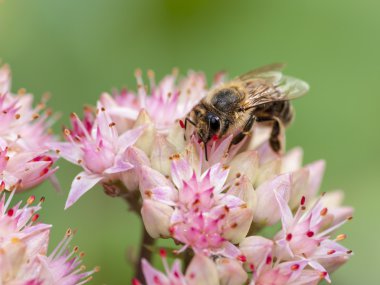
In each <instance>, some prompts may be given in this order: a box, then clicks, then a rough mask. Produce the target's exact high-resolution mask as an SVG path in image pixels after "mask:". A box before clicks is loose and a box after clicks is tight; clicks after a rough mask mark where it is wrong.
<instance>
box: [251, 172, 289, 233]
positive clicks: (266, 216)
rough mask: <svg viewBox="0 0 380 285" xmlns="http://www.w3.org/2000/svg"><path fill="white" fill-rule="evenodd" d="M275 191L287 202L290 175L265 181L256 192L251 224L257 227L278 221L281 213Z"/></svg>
mask: <svg viewBox="0 0 380 285" xmlns="http://www.w3.org/2000/svg"><path fill="white" fill-rule="evenodd" d="M275 191H277V193H278V194H279V195H281V196H282V197H283V198H284V200H286V201H289V191H290V174H282V175H280V176H277V177H276V178H274V179H272V180H270V181H267V182H265V183H263V184H261V185H260V186H259V188H257V190H256V194H257V204H256V207H255V208H254V212H253V222H254V223H255V224H257V225H259V226H262V225H273V224H275V223H276V222H278V221H279V220H280V217H281V212H280V209H279V207H278V203H277V200H276V197H275Z"/></svg>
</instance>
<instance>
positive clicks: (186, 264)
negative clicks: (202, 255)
mask: <svg viewBox="0 0 380 285" xmlns="http://www.w3.org/2000/svg"><path fill="white" fill-rule="evenodd" d="M183 254H184V257H183V264H184V269H185V270H186V269H187V268H188V267H189V264H190V262H191V259H192V258H193V254H192V252H191V250H190V249H186V250H185V252H184V253H183Z"/></svg>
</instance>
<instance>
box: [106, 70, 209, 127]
mask: <svg viewBox="0 0 380 285" xmlns="http://www.w3.org/2000/svg"><path fill="white" fill-rule="evenodd" d="M135 75H136V79H137V84H138V90H137V94H135V93H134V92H131V91H128V90H122V91H121V92H120V93H118V92H115V93H114V94H113V96H111V95H109V94H107V93H104V94H102V96H101V99H100V101H101V102H102V104H103V105H104V106H105V107H106V108H107V109H108V110H109V112H110V115H111V117H112V118H117V119H119V120H120V119H121V118H124V119H126V120H124V125H121V126H124V128H125V127H127V126H128V124H129V125H130V124H131V122H134V121H135V120H136V119H137V117H138V114H139V113H140V111H141V110H145V111H146V112H147V115H148V116H149V117H150V118H151V120H152V121H153V122H154V126H155V128H156V129H157V131H158V132H159V133H166V134H167V133H169V130H170V128H172V127H173V125H174V124H178V123H177V122H178V120H179V119H182V118H183V117H185V116H186V115H187V113H188V112H190V110H191V109H192V108H193V107H194V106H195V105H196V104H197V103H198V102H199V101H200V100H201V99H202V97H203V96H205V95H206V92H207V89H206V84H207V83H206V77H205V75H204V74H203V73H197V72H193V71H189V72H188V74H187V76H185V77H184V78H182V79H181V80H180V81H179V82H178V83H177V82H176V81H177V78H178V72H177V71H173V73H172V74H170V75H167V76H166V77H165V78H164V79H162V81H161V82H159V83H158V84H156V82H155V76H154V73H153V71H148V77H149V83H150V90H149V94H148V91H147V90H146V88H145V86H144V82H143V79H142V72H141V70H137V71H136V74H135ZM121 126H120V127H121ZM123 131H125V129H124V130H123Z"/></svg>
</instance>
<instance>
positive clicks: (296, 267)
mask: <svg viewBox="0 0 380 285" xmlns="http://www.w3.org/2000/svg"><path fill="white" fill-rule="evenodd" d="M299 268H300V265H299V264H293V265H292V266H291V267H290V270H292V271H297V270H298V269H299Z"/></svg>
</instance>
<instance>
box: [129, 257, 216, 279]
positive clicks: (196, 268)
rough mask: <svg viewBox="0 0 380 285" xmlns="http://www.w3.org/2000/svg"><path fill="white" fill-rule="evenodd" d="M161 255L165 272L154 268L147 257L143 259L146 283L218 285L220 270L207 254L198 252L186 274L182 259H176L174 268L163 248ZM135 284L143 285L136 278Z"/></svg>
mask: <svg viewBox="0 0 380 285" xmlns="http://www.w3.org/2000/svg"><path fill="white" fill-rule="evenodd" d="M160 255H161V258H162V262H163V264H164V268H165V273H166V274H164V273H162V272H160V271H158V270H156V269H154V268H153V267H152V266H151V265H150V264H149V262H147V261H146V260H145V259H143V260H142V262H141V263H142V268H143V272H144V277H145V281H146V285H197V284H208V285H214V284H215V285H218V284H219V280H218V272H217V269H216V266H215V264H214V263H213V262H212V261H211V260H210V259H209V258H207V257H206V256H204V255H201V254H196V255H195V256H194V257H193V259H192V260H191V262H190V264H189V267H188V268H187V270H186V274H183V273H182V271H181V266H180V261H179V260H178V259H177V260H175V261H174V263H173V265H172V268H171V269H170V268H169V265H168V263H167V260H166V252H165V251H163V250H161V251H160ZM132 284H133V285H141V283H140V282H139V281H138V280H136V279H134V280H133V282H132Z"/></svg>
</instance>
